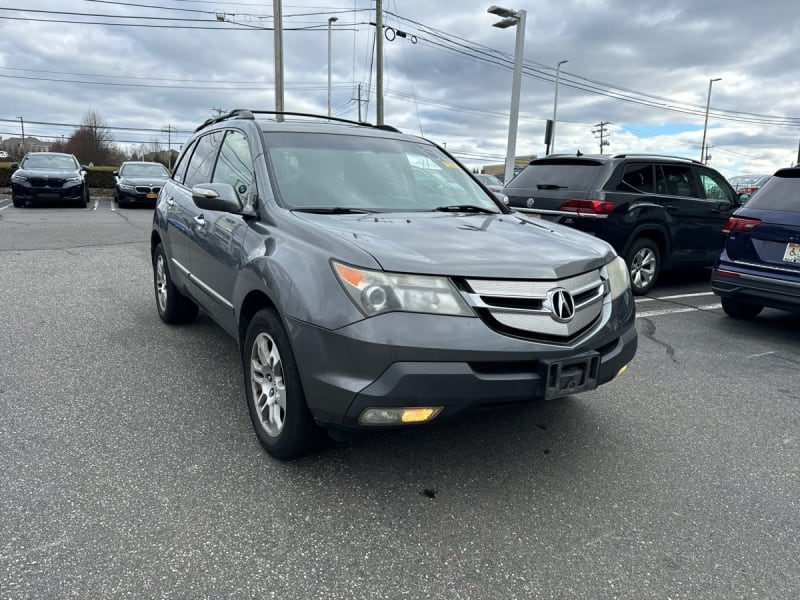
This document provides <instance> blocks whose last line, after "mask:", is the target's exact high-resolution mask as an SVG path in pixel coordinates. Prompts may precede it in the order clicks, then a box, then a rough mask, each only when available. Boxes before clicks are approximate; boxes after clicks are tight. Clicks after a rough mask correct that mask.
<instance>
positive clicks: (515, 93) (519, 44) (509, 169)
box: [486, 6, 525, 184]
mask: <svg viewBox="0 0 800 600" xmlns="http://www.w3.org/2000/svg"><path fill="white" fill-rule="evenodd" d="M486 12H488V13H491V14H493V15H497V16H498V17H503V19H502V20H501V21H498V22H497V23H494V24H493V27H499V28H500V29H506V28H507V27H514V26H515V25H516V27H517V40H516V44H515V45H514V78H513V83H512V84H511V114H510V115H509V119H508V147H507V148H506V168H505V172H504V174H503V181H504V182H505V183H506V184H508V182H509V181H511V178H512V177H513V176H514V162H515V160H514V159H515V158H516V151H517V121H518V120H519V89H520V83H521V80H522V49H523V47H524V45H525V11H524V10H511V9H509V8H502V7H500V6H490V7H489V8H488V9H487V10H486Z"/></svg>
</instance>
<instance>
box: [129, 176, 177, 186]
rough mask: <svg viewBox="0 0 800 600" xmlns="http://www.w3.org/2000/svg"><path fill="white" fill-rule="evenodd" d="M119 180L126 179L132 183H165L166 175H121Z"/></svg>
mask: <svg viewBox="0 0 800 600" xmlns="http://www.w3.org/2000/svg"><path fill="white" fill-rule="evenodd" d="M118 181H124V182H125V183H130V184H131V185H164V182H166V181H167V178H166V177H120V178H119V179H118Z"/></svg>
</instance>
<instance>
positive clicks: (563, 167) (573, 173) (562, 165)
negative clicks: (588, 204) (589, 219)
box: [509, 159, 604, 191]
mask: <svg viewBox="0 0 800 600" xmlns="http://www.w3.org/2000/svg"><path fill="white" fill-rule="evenodd" d="M603 164H604V163H601V162H596V161H585V160H581V161H577V160H568V159H567V160H563V161H547V162H540V163H533V164H530V165H528V166H527V167H525V168H524V169H523V170H522V172H521V173H520V174H519V175H517V176H516V177H515V178H514V180H513V181H512V182H511V183H510V184H509V187H512V188H533V189H545V190H546V189H569V190H581V191H587V190H590V189H593V185H592V184H593V183H594V181H595V180H596V179H597V176H598V175H599V174H600V171H601V169H602V168H603Z"/></svg>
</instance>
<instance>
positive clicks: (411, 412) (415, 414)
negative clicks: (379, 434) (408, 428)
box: [358, 406, 443, 425]
mask: <svg viewBox="0 0 800 600" xmlns="http://www.w3.org/2000/svg"><path fill="white" fill-rule="evenodd" d="M442 408H443V407H441V406H414V407H408V408H367V409H366V410H364V412H362V413H361V416H360V417H359V418H358V422H359V423H361V424H362V425H399V424H402V423H424V422H426V421H432V420H433V419H435V418H436V417H437V415H438V414H439V413H440V412H442Z"/></svg>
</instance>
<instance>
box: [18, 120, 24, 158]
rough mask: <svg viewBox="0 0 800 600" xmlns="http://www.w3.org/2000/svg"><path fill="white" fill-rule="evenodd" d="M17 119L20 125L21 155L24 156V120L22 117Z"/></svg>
mask: <svg viewBox="0 0 800 600" xmlns="http://www.w3.org/2000/svg"><path fill="white" fill-rule="evenodd" d="M17 118H18V119H19V124H20V127H22V156H25V120H24V119H23V118H22V117H17Z"/></svg>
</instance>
